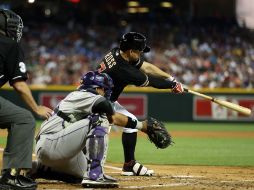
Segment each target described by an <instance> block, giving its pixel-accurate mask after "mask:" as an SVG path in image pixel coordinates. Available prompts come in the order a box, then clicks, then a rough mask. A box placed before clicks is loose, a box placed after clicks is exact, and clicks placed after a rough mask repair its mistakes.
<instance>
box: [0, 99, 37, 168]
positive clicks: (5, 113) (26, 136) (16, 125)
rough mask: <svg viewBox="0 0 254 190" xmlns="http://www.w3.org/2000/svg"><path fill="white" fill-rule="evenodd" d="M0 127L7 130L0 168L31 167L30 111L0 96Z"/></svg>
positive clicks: (32, 139) (33, 121) (31, 134)
mask: <svg viewBox="0 0 254 190" xmlns="http://www.w3.org/2000/svg"><path fill="white" fill-rule="evenodd" d="M0 128H1V129H7V130H8V136H7V144H6V147H5V149H4V152H3V167H2V169H8V168H31V167H32V152H33V142H34V132H35V119H34V117H33V115H32V114H31V112H30V111H28V110H26V109H24V108H21V107H19V106H17V105H15V104H13V103H12V102H10V101H8V100H6V99H4V98H3V97H1V96H0Z"/></svg>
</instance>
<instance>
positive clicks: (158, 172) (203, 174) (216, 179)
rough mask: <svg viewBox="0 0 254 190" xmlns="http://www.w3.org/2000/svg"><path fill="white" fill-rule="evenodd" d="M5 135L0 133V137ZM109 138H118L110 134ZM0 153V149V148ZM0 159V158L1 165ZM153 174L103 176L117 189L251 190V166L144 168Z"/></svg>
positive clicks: (47, 184)
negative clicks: (151, 170)
mask: <svg viewBox="0 0 254 190" xmlns="http://www.w3.org/2000/svg"><path fill="white" fill-rule="evenodd" d="M3 135H6V133H5V132H2V130H1V131H0V136H3ZM111 135H118V134H117V133H114V132H113V133H111ZM173 136H178V137H179V136H192V137H193V136H196V137H203V138H207V137H208V138H214V137H225V138H227V137H232V136H233V137H235V138H237V137H239V138H242V137H244V138H254V133H253V132H241V133H239V132H232V133H230V132H225V133H224V134H223V132H190V131H185V132H184V131H181V132H174V134H173ZM1 150H2V149H1ZM1 158H2V156H0V162H1ZM148 167H149V168H151V169H153V170H154V171H155V175H154V176H151V177H139V176H131V177H130V176H129V177H124V176H121V175H120V173H121V165H120V164H113V163H106V167H105V171H106V173H107V174H109V175H111V176H112V177H115V178H117V179H118V180H119V188H118V189H149V190H151V189H156V190H160V189H161V190H162V189H163V190H173V189H174V190H246V189H247V190H254V167H223V166H217V167H216V166H182V165H173V166H171V165H148ZM37 182H38V183H39V186H38V189H83V188H82V186H81V185H80V184H66V183H63V182H60V181H49V180H45V179H37Z"/></svg>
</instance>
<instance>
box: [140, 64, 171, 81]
mask: <svg viewBox="0 0 254 190" xmlns="http://www.w3.org/2000/svg"><path fill="white" fill-rule="evenodd" d="M141 70H142V71H143V72H144V73H146V74H150V75H153V76H155V77H160V78H163V79H167V78H170V77H172V76H171V75H170V74H168V73H166V72H164V71H162V70H161V69H160V68H158V67H156V66H154V65H153V64H151V63H148V62H144V63H143V65H142V66H141Z"/></svg>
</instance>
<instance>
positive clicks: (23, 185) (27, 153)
mask: <svg viewBox="0 0 254 190" xmlns="http://www.w3.org/2000/svg"><path fill="white" fill-rule="evenodd" d="M22 29H23V22H22V19H21V18H20V16H19V15H17V14H16V13H14V12H13V11H10V10H5V9H0V87H2V86H3V85H4V84H5V83H7V82H9V84H10V85H11V86H12V87H13V88H14V90H15V91H16V92H17V93H18V94H19V95H20V96H21V98H22V99H23V101H24V102H25V103H26V104H27V105H28V107H29V108H30V109H31V110H32V111H33V112H34V113H36V114H37V115H38V116H40V117H42V118H48V117H49V116H50V115H51V111H52V110H51V109H49V108H47V107H44V106H38V105H37V104H36V102H35V100H34V98H33V96H32V93H31V91H30V89H29V87H28V85H27V84H26V82H25V81H26V80H27V78H28V77H27V72H26V65H25V63H24V53H23V51H22V49H21V47H20V44H19V41H20V39H21V36H22ZM0 128H1V129H7V130H8V137H7V144H6V147H5V149H4V152H3V167H2V176H1V178H0V189H17V190H19V189H27V190H30V189H31V190H32V189H36V187H37V183H36V182H34V181H33V180H31V179H29V178H27V177H25V176H24V173H25V172H26V170H28V169H30V168H31V167H32V149H33V139H34V132H35V119H34V117H33V115H32V114H31V112H29V111H28V110H26V109H24V108H21V107H18V106H16V105H15V104H13V103H11V102H10V101H8V100H6V99H4V98H3V97H1V96H0Z"/></svg>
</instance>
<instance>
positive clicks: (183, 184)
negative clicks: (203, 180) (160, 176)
mask: <svg viewBox="0 0 254 190" xmlns="http://www.w3.org/2000/svg"><path fill="white" fill-rule="evenodd" d="M186 185H188V183H170V184H163V185H145V186H125V187H122V186H121V187H120V188H121V189H145V188H151V187H155V188H156V187H177V186H186Z"/></svg>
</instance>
